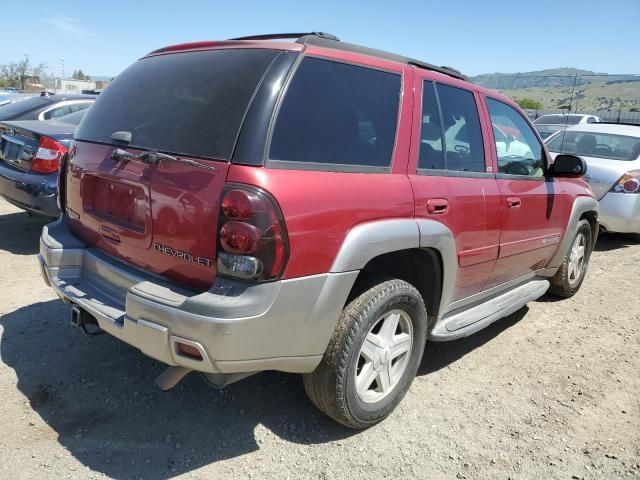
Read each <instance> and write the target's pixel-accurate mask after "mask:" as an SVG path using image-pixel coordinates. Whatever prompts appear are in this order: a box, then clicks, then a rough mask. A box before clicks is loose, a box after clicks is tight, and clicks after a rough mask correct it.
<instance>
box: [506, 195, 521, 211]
mask: <svg viewBox="0 0 640 480" xmlns="http://www.w3.org/2000/svg"><path fill="white" fill-rule="evenodd" d="M507 205H508V206H509V208H520V205H522V201H521V200H520V198H518V197H509V198H507Z"/></svg>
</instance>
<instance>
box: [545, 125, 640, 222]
mask: <svg viewBox="0 0 640 480" xmlns="http://www.w3.org/2000/svg"><path fill="white" fill-rule="evenodd" d="M546 143H547V147H548V149H549V151H550V152H551V153H552V155H554V156H555V155H557V154H558V153H567V154H572V155H579V156H580V157H582V158H584V159H585V161H586V162H587V174H586V175H585V176H584V179H585V180H586V181H587V182H589V184H590V185H591V189H592V190H593V193H594V194H595V196H596V198H597V199H598V200H599V202H600V215H599V219H600V227H601V228H602V229H603V230H604V231H609V232H619V233H640V125H620V124H609V123H594V124H591V125H575V126H573V127H569V128H568V129H566V130H565V131H564V132H558V133H556V134H555V135H553V136H551V137H549V138H548V139H547V140H546Z"/></svg>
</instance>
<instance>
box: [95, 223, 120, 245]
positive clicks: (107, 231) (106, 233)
mask: <svg viewBox="0 0 640 480" xmlns="http://www.w3.org/2000/svg"><path fill="white" fill-rule="evenodd" d="M100 234H101V235H102V236H103V237H105V238H107V239H109V240H112V241H114V242H117V243H120V235H118V232H116V231H115V230H114V229H113V228H111V227H107V226H106V225H100Z"/></svg>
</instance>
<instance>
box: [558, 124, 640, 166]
mask: <svg viewBox="0 0 640 480" xmlns="http://www.w3.org/2000/svg"><path fill="white" fill-rule="evenodd" d="M548 147H549V150H551V151H552V152H558V153H568V154H574V155H584V156H587V157H597V158H605V159H608V160H636V159H637V158H638V156H639V155H640V138H639V137H630V136H627V135H616V134H612V133H597V132H581V131H576V130H567V131H566V132H564V133H563V134H562V133H561V134H559V135H557V136H555V137H553V139H552V140H551V141H550V142H549V145H548Z"/></svg>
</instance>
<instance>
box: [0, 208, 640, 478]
mask: <svg viewBox="0 0 640 480" xmlns="http://www.w3.org/2000/svg"><path fill="white" fill-rule="evenodd" d="M44 223H45V221H44V220H42V219H33V218H30V217H28V216H27V215H26V214H25V213H22V212H20V211H19V210H17V209H15V208H13V207H11V206H9V205H7V204H5V203H4V202H1V203H0V265H1V267H0V285H2V294H1V297H0V333H1V343H0V355H1V357H2V362H0V419H1V420H0V432H1V433H0V478H7V479H9V478H11V479H22V478H24V479H27V478H29V479H31V478H39V479H48V478H51V479H53V478H55V479H60V478H101V477H113V478H122V479H125V478H126V479H129V478H131V479H134V478H135V479H138V478H147V479H149V478H162V479H164V478H172V477H180V478H201V479H205V478H206V479H213V478H216V479H217V478H220V479H223V478H224V479H226V478H236V477H237V478H256V479H262V478H292V479H293V478H318V479H334V478H335V479H341V478H349V479H352V478H356V479H357V478H413V477H415V478H437V479H446V478H468V479H475V478H479V479H507V478H511V479H529V478H540V479H555V478H558V479H575V478H578V479H580V478H585V479H592V478H593V479H596V478H597V479H601V478H605V479H614V478H638V477H640V388H639V387H640V380H639V372H640V356H639V355H638V353H639V350H640V327H639V321H640V301H639V300H638V298H639V297H638V294H639V286H640V277H639V272H640V267H639V265H640V241H639V240H637V239H634V238H631V237H625V236H604V237H602V238H601V240H600V241H599V243H598V246H597V251H596V252H595V253H594V254H593V257H592V262H591V266H590V271H589V274H588V276H587V279H586V281H585V283H584V285H583V287H582V290H581V291H580V292H579V293H578V294H577V295H576V296H575V297H574V298H572V299H570V300H564V301H555V300H554V299H552V298H546V297H544V298H542V299H541V300H540V301H537V302H533V303H531V304H530V305H529V306H528V307H525V308H523V309H522V310H520V311H519V312H517V313H515V314H514V315H512V316H510V317H509V318H507V319H504V320H502V321H500V322H497V323H496V324H494V325H493V326H491V327H490V328H488V329H486V330H484V331H482V332H480V333H478V334H476V335H475V336H473V337H470V338H468V339H465V340H459V341H456V342H452V343H446V344H429V345H428V347H427V353H426V355H425V359H424V360H423V363H422V366H421V369H420V373H419V376H418V377H417V378H416V380H415V382H414V383H413V386H412V388H411V390H410V391H409V393H408V395H407V397H406V398H405V399H404V401H403V402H402V404H401V405H400V407H399V408H398V410H397V411H396V412H395V413H394V414H392V415H391V416H390V417H389V418H388V419H387V420H386V421H385V422H383V423H382V424H380V425H378V426H376V427H373V428H371V429H369V430H367V431H364V432H360V433H354V432H352V431H349V430H346V429H344V428H342V427H340V426H339V425H336V424H335V423H333V422H332V421H330V420H328V419H327V418H325V417H324V416H322V415H321V414H319V413H318V412H317V411H316V410H315V409H314V407H313V406H312V405H311V404H310V402H309V401H308V400H307V399H306V397H305V394H304V389H303V387H302V382H301V380H300V378H299V377H298V376H296V375H287V374H280V373H271V372H270V373H263V374H260V375H256V376H254V377H251V378H249V379H247V380H244V381H242V382H240V383H237V384H234V385H232V386H230V387H228V388H227V389H226V390H222V391H218V390H214V389H212V388H210V387H208V386H207V385H205V383H204V382H203V381H202V380H201V378H200V377H198V376H197V375H193V374H192V375H190V376H188V377H187V378H186V379H185V381H183V382H182V383H181V384H180V385H178V387H176V388H175V389H174V390H172V391H169V392H166V393H164V392H161V391H160V390H159V389H158V388H157V387H155V385H154V384H153V381H152V380H153V378H154V377H155V376H156V375H158V374H159V373H160V372H161V371H162V366H161V365H160V364H159V363H157V362H155V361H153V360H151V359H149V358H147V357H145V356H144V355H142V354H141V353H140V352H139V351H137V350H135V349H133V348H131V347H129V346H127V345H125V344H123V343H120V342H119V341H117V340H115V339H113V338H111V337H109V336H100V337H96V338H85V337H83V336H82V334H81V333H80V332H79V331H77V330H74V329H72V328H71V327H70V326H69V324H68V309H67V308H68V307H66V306H65V305H64V304H63V303H62V302H60V301H59V300H57V299H56V298H55V296H54V295H53V293H52V291H51V290H50V289H48V288H47V287H46V286H45V285H44V283H43V282H42V280H41V278H40V273H39V271H38V266H37V262H36V257H35V256H36V253H37V248H38V237H39V231H40V229H41V227H42V225H43V224H44Z"/></svg>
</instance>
